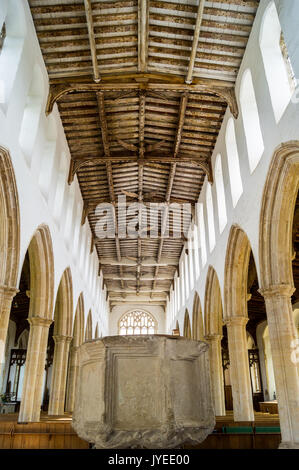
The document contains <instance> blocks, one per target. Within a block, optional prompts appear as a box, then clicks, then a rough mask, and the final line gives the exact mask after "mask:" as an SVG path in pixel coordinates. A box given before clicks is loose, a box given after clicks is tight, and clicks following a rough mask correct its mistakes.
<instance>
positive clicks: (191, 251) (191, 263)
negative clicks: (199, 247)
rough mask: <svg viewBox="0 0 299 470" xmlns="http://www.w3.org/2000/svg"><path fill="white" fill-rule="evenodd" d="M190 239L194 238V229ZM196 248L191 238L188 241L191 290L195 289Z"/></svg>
mask: <svg viewBox="0 0 299 470" xmlns="http://www.w3.org/2000/svg"><path fill="white" fill-rule="evenodd" d="M189 237H193V227H192V230H191V231H190V232H189ZM193 248H194V246H193V241H192V240H191V238H189V240H188V261H189V263H188V266H189V284H190V290H192V289H193V287H194V269H195V266H194V249H193Z"/></svg>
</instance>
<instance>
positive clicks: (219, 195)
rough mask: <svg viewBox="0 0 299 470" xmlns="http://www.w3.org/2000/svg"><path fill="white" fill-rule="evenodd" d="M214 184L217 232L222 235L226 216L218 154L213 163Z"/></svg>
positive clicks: (219, 156)
mask: <svg viewBox="0 0 299 470" xmlns="http://www.w3.org/2000/svg"><path fill="white" fill-rule="evenodd" d="M215 184H216V195H217V204H218V219H219V230H220V233H222V232H223V230H224V227H225V226H226V223H227V214H226V204H225V191H224V184H223V174H222V164H221V155H220V153H219V154H218V155H217V157H216V163H215Z"/></svg>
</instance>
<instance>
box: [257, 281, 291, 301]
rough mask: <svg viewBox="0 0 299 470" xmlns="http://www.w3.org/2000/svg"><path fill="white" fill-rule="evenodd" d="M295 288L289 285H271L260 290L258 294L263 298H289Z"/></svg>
mask: <svg viewBox="0 0 299 470" xmlns="http://www.w3.org/2000/svg"><path fill="white" fill-rule="evenodd" d="M295 290H296V289H295V287H294V286H292V285H291V284H272V285H270V286H267V287H265V288H261V289H259V290H258V292H259V293H260V294H261V295H262V296H263V297H264V298H271V297H276V296H280V297H291V296H292V295H293V293H294V292H295Z"/></svg>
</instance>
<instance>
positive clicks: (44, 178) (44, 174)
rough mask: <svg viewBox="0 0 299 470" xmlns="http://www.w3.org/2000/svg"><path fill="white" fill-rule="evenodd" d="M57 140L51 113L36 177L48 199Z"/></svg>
mask: <svg viewBox="0 0 299 470" xmlns="http://www.w3.org/2000/svg"><path fill="white" fill-rule="evenodd" d="M56 142H57V128H56V121H55V118H54V117H53V115H51V116H49V117H48V123H47V127H46V142H45V145H44V148H43V154H42V156H41V158H42V161H41V166H40V172H39V177H38V183H39V186H40V188H41V191H42V193H43V195H44V196H45V198H46V199H48V196H49V192H50V186H51V181H52V176H53V168H54V163H55V152H56Z"/></svg>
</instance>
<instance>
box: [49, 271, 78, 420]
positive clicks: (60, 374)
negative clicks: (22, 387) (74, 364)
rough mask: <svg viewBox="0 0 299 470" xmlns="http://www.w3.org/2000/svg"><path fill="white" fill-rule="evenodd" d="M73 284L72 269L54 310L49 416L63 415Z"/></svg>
mask: <svg viewBox="0 0 299 470" xmlns="http://www.w3.org/2000/svg"><path fill="white" fill-rule="evenodd" d="M72 317H73V284H72V276H71V270H70V268H67V269H66V270H65V271H64V272H63V274H62V277H61V281H60V284H59V287H58V291H57V297H56V304H55V310H54V332H53V333H54V334H53V339H54V342H55V349H54V357H53V371H52V380H51V389H50V402H49V414H50V415H63V413H64V403H65V390H66V377H67V366H68V356H69V347H70V342H71V340H72V320H73V318H72Z"/></svg>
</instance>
